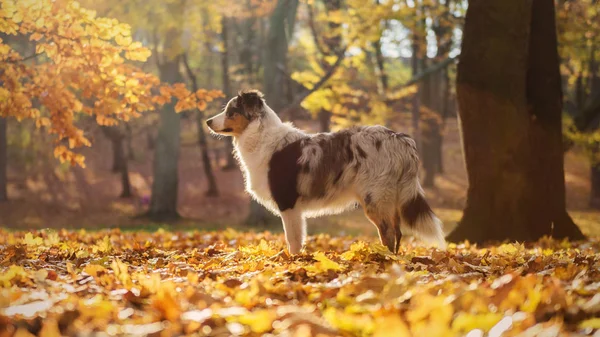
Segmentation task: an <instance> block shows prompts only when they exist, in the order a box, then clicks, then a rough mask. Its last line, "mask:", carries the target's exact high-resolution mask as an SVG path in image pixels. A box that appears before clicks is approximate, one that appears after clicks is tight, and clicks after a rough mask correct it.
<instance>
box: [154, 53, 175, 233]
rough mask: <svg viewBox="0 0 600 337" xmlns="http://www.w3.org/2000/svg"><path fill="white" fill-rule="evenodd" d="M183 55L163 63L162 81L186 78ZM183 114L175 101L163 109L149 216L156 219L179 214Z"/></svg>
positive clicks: (161, 66) (157, 141)
mask: <svg viewBox="0 0 600 337" xmlns="http://www.w3.org/2000/svg"><path fill="white" fill-rule="evenodd" d="M179 60H180V57H175V58H174V59H171V60H165V61H163V62H162V63H161V64H160V65H159V72H160V79H161V81H162V82H167V83H176V82H181V81H182V80H183V79H182V77H181V74H180V72H179ZM180 120H181V116H180V115H179V114H177V113H176V112H175V103H174V102H169V103H167V104H165V105H164V106H163V108H162V109H161V111H160V125H159V128H158V135H157V137H156V143H155V151H154V164H153V169H154V180H153V181H152V197H151V199H150V208H149V210H148V214H147V215H148V216H149V217H150V218H151V219H152V220H154V221H169V220H176V219H178V218H179V213H178V212H177V194H178V186H179V172H178V166H179V145H180V130H181V125H180Z"/></svg>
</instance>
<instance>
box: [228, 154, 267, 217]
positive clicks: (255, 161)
mask: <svg viewBox="0 0 600 337" xmlns="http://www.w3.org/2000/svg"><path fill="white" fill-rule="evenodd" d="M236 151H237V157H238V160H239V162H240V166H241V169H242V172H243V174H244V182H245V188H246V191H247V192H248V193H250V195H252V197H253V198H254V199H256V201H258V202H259V203H261V204H262V205H264V206H265V207H267V208H269V209H271V210H272V211H276V210H277V208H276V205H275V202H274V201H273V198H272V196H271V190H270V188H269V160H270V159H271V155H272V153H271V151H265V149H259V150H257V151H253V152H248V151H244V150H243V149H241V148H237V146H236Z"/></svg>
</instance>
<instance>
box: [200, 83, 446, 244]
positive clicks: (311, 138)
mask: <svg viewBox="0 0 600 337" xmlns="http://www.w3.org/2000/svg"><path fill="white" fill-rule="evenodd" d="M206 124H207V126H208V127H209V129H210V131H211V132H212V133H213V134H216V135H221V136H231V137H233V143H234V152H235V157H236V158H237V160H238V162H239V165H240V167H241V170H242V172H243V175H244V181H245V188H246V191H247V192H248V193H250V195H251V196H252V197H253V198H254V199H255V200H256V201H258V202H259V203H260V204H262V205H263V206H264V207H266V208H267V209H269V210H270V211H271V212H273V213H274V214H275V215H277V216H279V217H281V219H282V221H283V228H284V231H285V238H286V242H287V247H288V251H289V252H290V254H292V255H294V254H298V253H300V251H301V249H302V248H303V245H304V242H305V238H306V219H307V218H312V217H318V216H322V215H327V214H338V213H341V212H343V211H345V210H348V209H350V208H353V207H357V205H359V204H360V205H361V206H362V208H363V210H364V212H365V215H366V216H367V218H368V219H369V220H370V221H371V222H372V223H373V224H374V225H375V226H376V227H377V230H378V232H379V238H380V240H381V243H382V244H383V245H385V246H386V247H387V248H388V249H389V250H390V251H391V252H394V253H397V252H398V251H399V248H400V239H401V238H402V234H403V233H404V234H407V233H411V234H414V235H416V236H417V237H419V238H421V239H423V240H424V241H427V242H430V243H434V244H437V245H438V247H440V248H445V246H446V242H445V239H444V233H443V230H442V222H441V221H440V220H439V219H438V218H437V217H436V216H435V214H434V213H433V211H432V210H431V208H430V207H429V204H428V203H427V201H426V200H425V197H424V192H423V189H422V188H421V185H420V183H419V179H418V174H419V158H418V154H417V149H416V144H415V141H414V140H413V139H412V138H410V137H409V136H408V135H406V134H404V133H396V132H394V131H392V130H390V129H388V128H385V127H383V126H360V127H352V128H350V129H345V130H341V131H338V132H333V133H317V134H307V133H304V132H302V131H301V130H299V129H297V128H295V127H294V126H293V125H292V124H291V123H284V122H282V121H281V119H280V118H279V116H278V115H277V114H276V113H275V112H274V111H273V110H272V109H271V108H270V107H269V106H268V105H267V103H266V101H265V99H264V96H263V95H262V93H260V92H259V91H256V90H250V91H243V92H240V93H239V94H238V95H237V97H234V98H232V99H231V100H229V102H228V103H227V104H226V106H225V108H224V110H223V112H221V113H220V114H218V115H216V116H214V117H212V118H210V119H208V120H207V121H206Z"/></svg>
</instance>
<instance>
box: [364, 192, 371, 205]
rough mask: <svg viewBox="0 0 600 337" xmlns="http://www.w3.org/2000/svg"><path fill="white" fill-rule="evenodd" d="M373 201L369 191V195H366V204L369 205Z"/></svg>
mask: <svg viewBox="0 0 600 337" xmlns="http://www.w3.org/2000/svg"><path fill="white" fill-rule="evenodd" d="M371 202H373V200H372V197H371V193H369V192H367V195H365V205H366V206H369V205H370V204H371Z"/></svg>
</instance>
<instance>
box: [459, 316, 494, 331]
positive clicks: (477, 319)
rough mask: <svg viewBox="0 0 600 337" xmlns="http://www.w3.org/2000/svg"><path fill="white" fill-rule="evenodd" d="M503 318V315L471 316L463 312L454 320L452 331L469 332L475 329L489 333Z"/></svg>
mask: <svg viewBox="0 0 600 337" xmlns="http://www.w3.org/2000/svg"><path fill="white" fill-rule="evenodd" d="M502 317H503V316H502V314H499V313H485V314H469V313H465V312H461V313H459V314H458V316H456V318H454V321H453V322H452V330H454V331H456V332H468V331H471V330H474V329H481V330H483V331H485V332H487V331H489V330H490V329H491V328H492V327H494V325H496V323H498V322H499V321H500V320H501V319H502Z"/></svg>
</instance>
